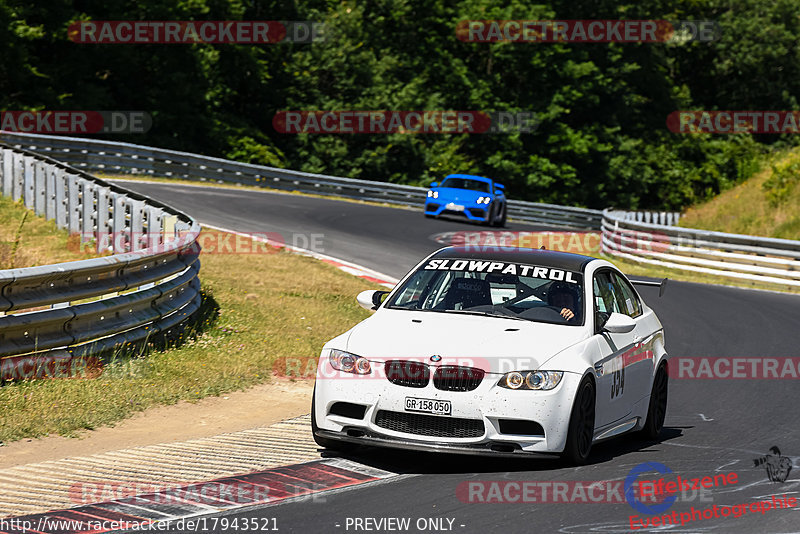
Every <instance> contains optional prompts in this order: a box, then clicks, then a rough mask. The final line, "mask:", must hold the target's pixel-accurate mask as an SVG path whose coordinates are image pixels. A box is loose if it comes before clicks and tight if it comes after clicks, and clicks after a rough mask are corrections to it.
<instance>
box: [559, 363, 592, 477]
mask: <svg viewBox="0 0 800 534" xmlns="http://www.w3.org/2000/svg"><path fill="white" fill-rule="evenodd" d="M594 416H595V387H594V382H592V379H591V378H589V377H586V378H584V379H583V380H582V381H581V384H580V386H578V391H577V392H576V393H575V402H574V403H573V405H572V413H571V414H570V418H569V430H568V432H567V445H566V447H564V452H563V453H562V454H561V459H562V460H564V461H566V462H567V463H569V464H570V465H583V464H585V463H586V460H588V459H589V454H590V453H591V451H592V439H593V438H594Z"/></svg>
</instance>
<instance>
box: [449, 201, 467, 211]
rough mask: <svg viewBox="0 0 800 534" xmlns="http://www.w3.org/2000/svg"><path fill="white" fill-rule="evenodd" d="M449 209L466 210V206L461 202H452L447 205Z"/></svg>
mask: <svg viewBox="0 0 800 534" xmlns="http://www.w3.org/2000/svg"><path fill="white" fill-rule="evenodd" d="M447 209H449V210H452V211H464V206H462V205H460V204H453V203H452V202H451V203H450V204H448V205H447Z"/></svg>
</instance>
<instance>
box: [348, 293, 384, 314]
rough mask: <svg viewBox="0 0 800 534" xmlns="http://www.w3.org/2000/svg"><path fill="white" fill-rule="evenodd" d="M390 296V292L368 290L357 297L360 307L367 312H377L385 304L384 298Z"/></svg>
mask: <svg viewBox="0 0 800 534" xmlns="http://www.w3.org/2000/svg"><path fill="white" fill-rule="evenodd" d="M388 294H389V292H388V291H375V290H374V289H368V290H367V291H362V292H361V293H359V294H358V295H357V296H356V302H358V305H359V306H361V307H362V308H364V309H365V310H369V311H375V310H377V309H378V306H380V305H381V303H382V302H383V297H385V296H386V295H388Z"/></svg>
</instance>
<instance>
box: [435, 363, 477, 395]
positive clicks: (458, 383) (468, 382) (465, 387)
mask: <svg viewBox="0 0 800 534" xmlns="http://www.w3.org/2000/svg"><path fill="white" fill-rule="evenodd" d="M483 375H484V372H483V369H475V368H474V367H461V366H458V365H442V366H441V367H439V368H438V369H436V372H435V373H433V385H434V387H435V388H436V389H441V390H443V391H472V390H473V389H475V388H477V387H478V386H479V385H480V384H481V380H483Z"/></svg>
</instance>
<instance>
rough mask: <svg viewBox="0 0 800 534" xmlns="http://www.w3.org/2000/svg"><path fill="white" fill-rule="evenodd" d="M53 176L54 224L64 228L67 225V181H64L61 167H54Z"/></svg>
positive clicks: (64, 174) (64, 177)
mask: <svg viewBox="0 0 800 534" xmlns="http://www.w3.org/2000/svg"><path fill="white" fill-rule="evenodd" d="M53 178H54V180H55V187H54V188H53V195H54V201H55V208H56V214H55V219H56V226H58V227H59V228H66V227H67V210H68V209H69V208H68V206H67V203H68V201H69V200H68V198H67V183H66V173H65V172H64V170H63V169H59V168H56V169H55V171H54V172H53Z"/></svg>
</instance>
